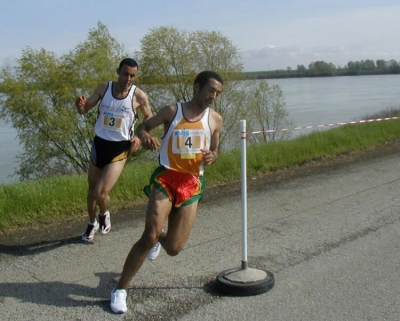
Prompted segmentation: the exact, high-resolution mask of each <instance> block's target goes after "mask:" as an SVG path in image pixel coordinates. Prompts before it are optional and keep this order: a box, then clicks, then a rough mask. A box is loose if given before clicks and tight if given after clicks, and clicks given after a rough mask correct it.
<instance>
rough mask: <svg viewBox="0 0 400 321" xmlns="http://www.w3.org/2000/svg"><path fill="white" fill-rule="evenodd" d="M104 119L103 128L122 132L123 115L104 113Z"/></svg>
mask: <svg viewBox="0 0 400 321" xmlns="http://www.w3.org/2000/svg"><path fill="white" fill-rule="evenodd" d="M102 117H103V121H102V125H103V128H105V129H108V130H113V131H116V132H121V131H122V123H123V115H122V114H116V113H111V112H109V111H105V112H103V114H102Z"/></svg>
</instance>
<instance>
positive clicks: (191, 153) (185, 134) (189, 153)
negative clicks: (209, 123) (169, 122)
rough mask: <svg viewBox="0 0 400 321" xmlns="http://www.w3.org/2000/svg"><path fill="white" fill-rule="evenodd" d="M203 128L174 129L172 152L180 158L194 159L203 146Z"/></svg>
mask: <svg viewBox="0 0 400 321" xmlns="http://www.w3.org/2000/svg"><path fill="white" fill-rule="evenodd" d="M204 136H205V135H204V129H182V130H179V129H177V130H174V133H173V139H172V152H173V153H174V154H180V155H181V158H182V159H194V158H196V154H200V153H201V149H202V148H203V146H204Z"/></svg>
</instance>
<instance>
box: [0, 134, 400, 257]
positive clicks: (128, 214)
mask: <svg viewBox="0 0 400 321" xmlns="http://www.w3.org/2000/svg"><path fill="white" fill-rule="evenodd" d="M393 154H399V155H400V140H398V141H395V142H390V143H387V144H385V145H383V146H379V147H376V148H373V149H368V150H364V151H358V152H352V153H349V154H344V155H340V156H338V157H336V158H334V159H322V160H316V161H313V162H308V163H305V164H302V165H298V166H292V167H288V168H285V169H282V170H277V171H273V172H268V173H264V174H260V175H259V176H257V177H252V178H250V179H248V190H251V189H257V188H258V187H260V186H265V185H266V184H267V185H268V184H276V183H278V182H282V181H285V180H290V179H293V178H297V179H298V178H301V177H304V176H307V175H312V174H314V173H321V172H329V171H330V170H332V169H333V168H337V167H340V166H346V165H347V164H349V163H352V162H363V161H366V160H371V159H374V158H379V157H385V156H387V155H393ZM235 193H238V194H239V195H240V182H239V181H236V182H232V183H229V184H224V185H221V186H217V187H212V188H208V189H207V190H206V192H205V195H204V198H203V201H202V202H210V203H217V202H218V201H220V200H221V199H223V198H226V197H228V196H232V194H235ZM145 209H146V205H145V204H139V205H135V206H133V208H132V209H131V210H126V211H119V212H115V213H113V214H112V224H113V230H118V229H119V228H121V227H123V226H125V225H126V224H130V223H129V222H132V221H135V220H143V219H144V213H145ZM86 221H87V220H86V219H84V220H81V221H76V222H68V223H65V222H58V223H55V224H52V225H46V226H42V227H35V228H31V229H25V230H19V231H14V232H12V233H10V234H2V235H0V252H2V251H3V252H4V251H5V249H6V252H12V251H14V250H16V251H18V250H21V249H23V248H25V247H27V246H32V245H40V244H41V243H48V242H62V243H68V242H71V241H77V240H79V239H80V235H81V234H82V233H83V232H84V229H85V227H86Z"/></svg>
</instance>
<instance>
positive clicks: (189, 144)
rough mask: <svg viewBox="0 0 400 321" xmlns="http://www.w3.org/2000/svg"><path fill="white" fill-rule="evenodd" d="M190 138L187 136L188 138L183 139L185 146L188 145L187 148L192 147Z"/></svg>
mask: <svg viewBox="0 0 400 321" xmlns="http://www.w3.org/2000/svg"><path fill="white" fill-rule="evenodd" d="M192 145H193V144H192V138H191V137H188V139H186V141H185V146H188V147H189V148H192Z"/></svg>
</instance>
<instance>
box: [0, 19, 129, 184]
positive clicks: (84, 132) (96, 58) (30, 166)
mask: <svg viewBox="0 0 400 321" xmlns="http://www.w3.org/2000/svg"><path fill="white" fill-rule="evenodd" d="M122 50H123V48H122V46H121V45H119V44H118V43H117V42H116V41H115V39H114V38H112V37H111V36H110V34H109V32H108V30H107V27H106V26H105V25H103V24H101V23H98V25H97V29H93V30H90V31H89V34H88V38H87V40H86V41H84V42H83V43H80V44H78V46H77V47H76V48H75V49H74V50H72V51H71V52H69V53H68V54H67V55H64V56H61V57H60V58H58V57H57V56H56V55H55V54H54V53H52V52H48V51H46V50H45V49H43V48H42V49H40V50H34V49H32V48H30V47H27V48H26V49H24V50H23V51H22V57H21V58H20V59H18V60H17V67H15V68H14V69H11V67H9V66H6V67H5V68H3V69H2V71H1V73H0V79H1V82H2V84H1V93H2V94H1V97H0V116H1V117H2V118H4V119H5V120H6V121H11V122H12V124H13V127H14V128H15V129H16V130H17V134H18V138H19V140H20V142H21V144H22V145H23V146H24V151H23V153H22V155H21V156H20V160H21V161H20V168H19V169H18V170H17V172H16V174H18V175H19V176H20V179H21V180H31V179H37V178H41V177H47V176H52V175H64V174H71V173H82V172H85V171H86V170H87V167H88V155H89V152H90V147H91V143H92V139H93V127H94V121H95V117H96V114H95V113H91V114H90V115H89V116H88V117H83V116H79V115H78V113H77V112H76V109H75V106H74V101H75V98H76V97H77V96H78V95H81V94H86V95H90V94H91V93H92V92H93V90H94V88H95V87H96V86H98V85H99V84H100V83H101V82H104V81H106V80H108V79H112V78H114V77H115V68H116V66H117V63H118V62H119V60H120V58H121V56H122Z"/></svg>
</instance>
